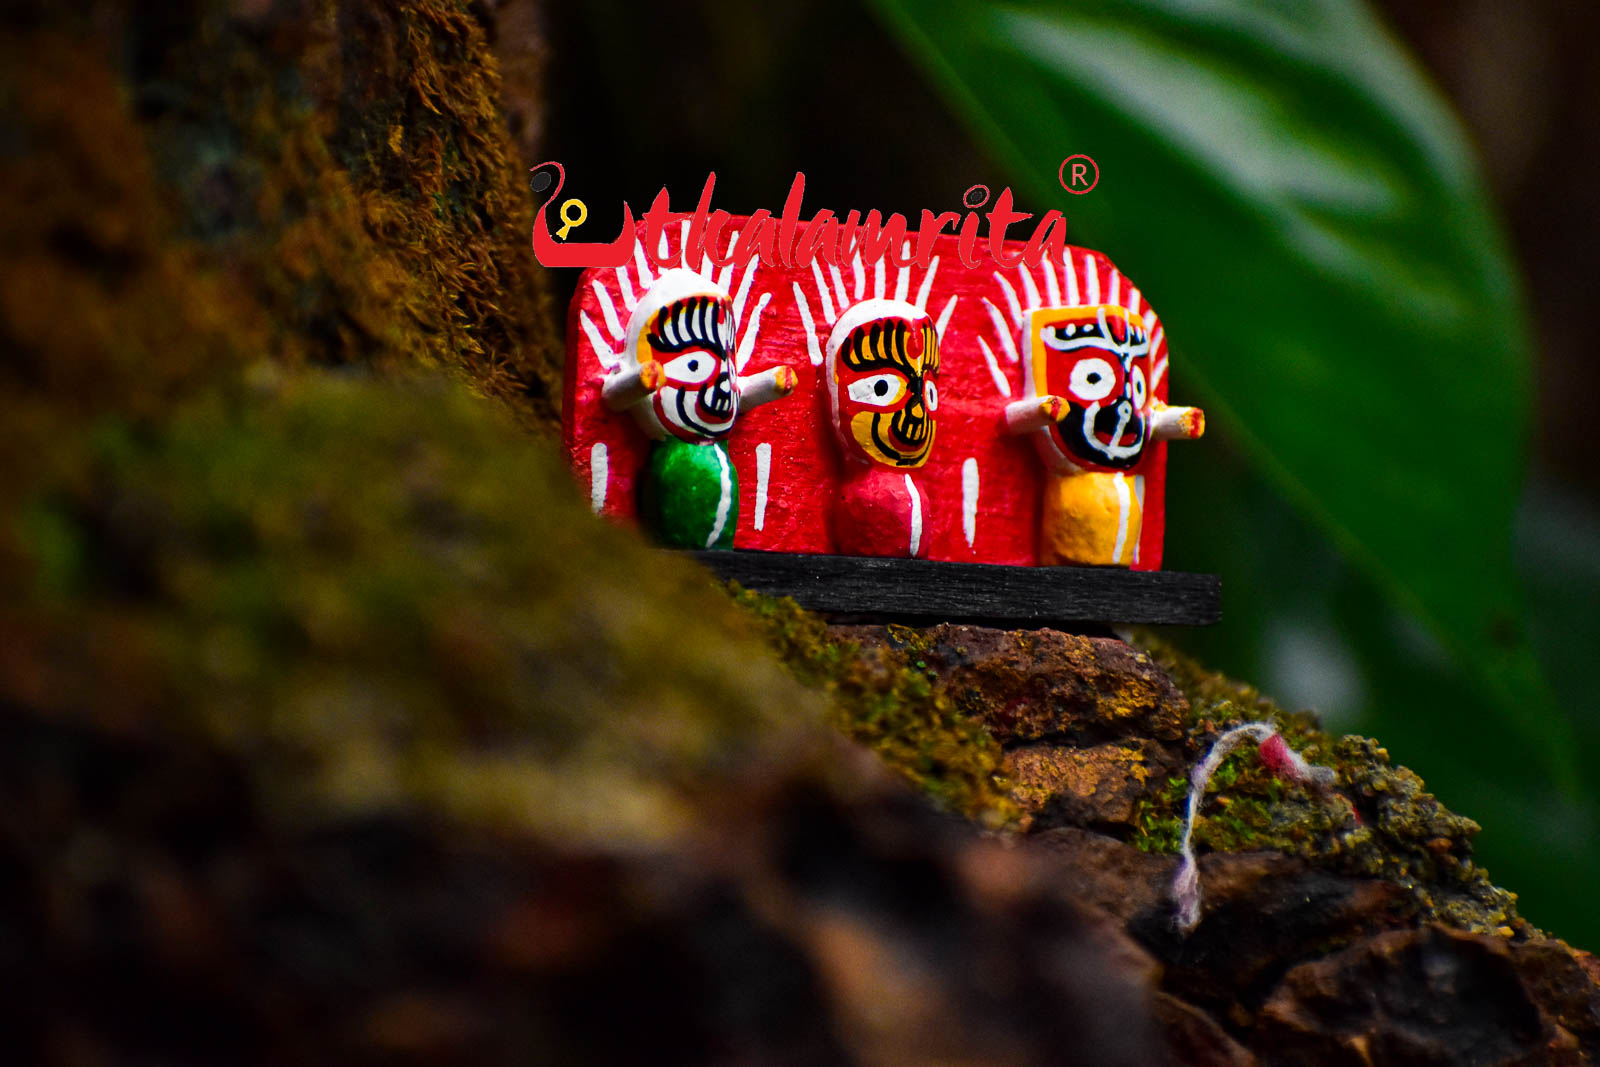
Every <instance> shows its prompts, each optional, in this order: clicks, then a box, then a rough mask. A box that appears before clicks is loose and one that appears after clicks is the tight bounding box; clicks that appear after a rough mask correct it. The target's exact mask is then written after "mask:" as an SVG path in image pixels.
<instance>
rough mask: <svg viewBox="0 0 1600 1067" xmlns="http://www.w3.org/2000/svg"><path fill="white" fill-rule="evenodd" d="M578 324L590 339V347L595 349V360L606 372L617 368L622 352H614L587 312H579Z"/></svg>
mask: <svg viewBox="0 0 1600 1067" xmlns="http://www.w3.org/2000/svg"><path fill="white" fill-rule="evenodd" d="M578 324H579V325H580V326H582V327H583V332H584V333H585V334H586V335H587V336H588V338H589V347H590V348H592V349H594V355H595V358H596V359H598V360H599V361H600V365H601V366H602V367H604V368H605V369H606V370H610V369H612V368H613V367H615V366H616V365H617V364H618V363H619V362H621V360H622V354H621V353H620V352H613V351H612V350H611V346H610V345H608V344H606V342H605V338H603V337H601V336H600V327H598V326H596V325H595V324H594V320H593V319H591V318H590V317H589V313H588V312H587V311H580V312H578Z"/></svg>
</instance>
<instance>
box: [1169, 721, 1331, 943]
mask: <svg viewBox="0 0 1600 1067" xmlns="http://www.w3.org/2000/svg"><path fill="white" fill-rule="evenodd" d="M1275 737H1276V738H1278V740H1279V744H1278V745H1276V746H1274V749H1273V752H1272V760H1271V762H1272V763H1273V764H1274V766H1273V770H1274V771H1281V773H1283V775H1284V777H1286V778H1290V779H1292V780H1294V781H1300V782H1311V783H1314V784H1317V785H1331V784H1333V779H1334V771H1333V769H1332V768H1331V767H1317V766H1314V765H1312V764H1310V763H1307V762H1306V761H1305V759H1304V757H1302V756H1301V755H1300V754H1299V753H1298V752H1296V751H1295V750H1294V749H1292V748H1290V747H1289V746H1288V745H1287V744H1285V743H1283V740H1282V737H1281V736H1280V735H1279V734H1278V728H1277V727H1276V726H1273V725H1272V724H1271V723H1270V722H1247V723H1245V724H1244V725H1243V726H1235V727H1234V728H1233V729H1231V730H1228V731H1227V732H1225V733H1224V734H1223V735H1222V736H1221V737H1219V738H1217V739H1216V741H1214V742H1213V743H1212V745H1211V750H1210V751H1209V752H1207V753H1206V756H1205V759H1203V760H1201V761H1200V762H1199V763H1197V764H1195V767H1194V770H1193V771H1191V772H1190V773H1189V809H1188V811H1187V812H1186V813H1185V815H1184V817H1183V843H1182V844H1181V845H1180V846H1179V847H1178V855H1179V856H1180V857H1181V859H1180V860H1179V862H1178V873H1177V876H1176V877H1174V878H1173V879H1172V897H1173V900H1174V901H1175V902H1176V903H1177V906H1178V914H1177V922H1178V929H1179V930H1181V931H1182V932H1183V933H1186V934H1187V933H1188V932H1189V931H1191V930H1193V929H1194V928H1195V927H1196V926H1198V925H1199V923H1200V868H1199V866H1198V864H1197V863H1196V861H1195V856H1194V820H1195V816H1196V815H1198V814H1199V812H1200V804H1201V801H1203V800H1204V799H1205V795H1206V786H1208V785H1210V784H1211V776H1212V775H1214V774H1216V773H1217V768H1218V767H1220V766H1222V761H1223V760H1225V759H1227V758H1228V753H1230V752H1232V751H1233V750H1234V749H1235V748H1237V747H1239V744H1240V742H1242V741H1244V740H1245V739H1246V738H1248V739H1250V740H1253V741H1255V742H1256V743H1257V744H1260V745H1265V744H1266V743H1267V742H1268V741H1271V740H1272V739H1273V738H1275Z"/></svg>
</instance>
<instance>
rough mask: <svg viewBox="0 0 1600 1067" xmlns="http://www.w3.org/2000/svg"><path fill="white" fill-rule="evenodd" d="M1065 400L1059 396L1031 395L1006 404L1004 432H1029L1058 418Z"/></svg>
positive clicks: (1064, 409)
mask: <svg viewBox="0 0 1600 1067" xmlns="http://www.w3.org/2000/svg"><path fill="white" fill-rule="evenodd" d="M1066 410H1067V402H1066V401H1065V400H1063V399H1061V398H1060V397H1059V396H1033V397H1029V398H1027V399H1026V400H1013V401H1012V402H1011V403H1009V404H1007V405H1006V410H1005V424H1006V433H1030V432H1032V431H1033V430H1042V429H1044V428H1045V427H1046V426H1049V425H1050V424H1052V423H1054V422H1057V421H1059V420H1060V418H1061V416H1062V414H1063V413H1064V412H1065V411H1066Z"/></svg>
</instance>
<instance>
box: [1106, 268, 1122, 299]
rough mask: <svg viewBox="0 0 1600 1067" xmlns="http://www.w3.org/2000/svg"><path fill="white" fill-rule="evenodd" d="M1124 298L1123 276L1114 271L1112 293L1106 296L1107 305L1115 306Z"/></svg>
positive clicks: (1112, 273) (1112, 274)
mask: <svg viewBox="0 0 1600 1067" xmlns="http://www.w3.org/2000/svg"><path fill="white" fill-rule="evenodd" d="M1121 297H1122V274H1121V272H1119V271H1117V270H1116V269H1113V270H1112V271H1111V292H1109V293H1107V294H1106V303H1108V304H1115V303H1116V302H1117V301H1118V300H1119V299H1120V298H1121Z"/></svg>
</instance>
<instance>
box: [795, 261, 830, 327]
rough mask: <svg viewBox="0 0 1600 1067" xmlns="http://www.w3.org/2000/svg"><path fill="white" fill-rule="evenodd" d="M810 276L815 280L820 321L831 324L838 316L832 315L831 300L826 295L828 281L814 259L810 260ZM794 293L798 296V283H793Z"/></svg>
mask: <svg viewBox="0 0 1600 1067" xmlns="http://www.w3.org/2000/svg"><path fill="white" fill-rule="evenodd" d="M811 276H812V277H813V278H815V279H816V280H817V299H818V300H821V301H822V321H823V322H832V321H833V320H834V319H836V318H838V317H839V316H837V315H835V314H834V313H833V298H832V297H831V296H829V295H828V279H826V278H824V277H823V276H822V267H820V266H819V265H818V264H817V261H816V259H812V260H811ZM794 292H795V295H796V296H799V295H800V283H799V282H795V283H794Z"/></svg>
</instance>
